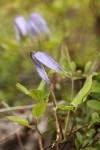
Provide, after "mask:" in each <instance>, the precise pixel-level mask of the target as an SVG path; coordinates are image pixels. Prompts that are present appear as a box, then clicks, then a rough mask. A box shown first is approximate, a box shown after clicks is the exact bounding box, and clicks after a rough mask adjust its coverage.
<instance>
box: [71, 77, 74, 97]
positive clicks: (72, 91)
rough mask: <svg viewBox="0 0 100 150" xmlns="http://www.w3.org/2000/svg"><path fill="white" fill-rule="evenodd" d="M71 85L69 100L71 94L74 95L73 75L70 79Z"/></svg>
mask: <svg viewBox="0 0 100 150" xmlns="http://www.w3.org/2000/svg"><path fill="white" fill-rule="evenodd" d="M71 83H72V88H71V100H73V93H74V79H73V75H72V78H71Z"/></svg>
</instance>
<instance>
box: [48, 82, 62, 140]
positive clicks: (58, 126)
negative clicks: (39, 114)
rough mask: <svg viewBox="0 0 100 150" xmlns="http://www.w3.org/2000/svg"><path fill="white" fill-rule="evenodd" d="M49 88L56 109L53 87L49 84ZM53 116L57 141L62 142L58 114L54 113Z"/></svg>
mask: <svg viewBox="0 0 100 150" xmlns="http://www.w3.org/2000/svg"><path fill="white" fill-rule="evenodd" d="M49 88H50V93H51V96H52V102H53V106H54V107H57V104H56V103H57V102H56V98H55V94H54V92H53V85H52V84H50V87H49ZM54 116H55V119H56V128H57V133H58V139H59V140H62V139H63V132H62V128H61V125H60V122H59V118H58V112H57V111H54Z"/></svg>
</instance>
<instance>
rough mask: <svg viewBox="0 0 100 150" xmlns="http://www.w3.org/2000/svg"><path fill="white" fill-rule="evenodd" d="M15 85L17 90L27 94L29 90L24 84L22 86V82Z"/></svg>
mask: <svg viewBox="0 0 100 150" xmlns="http://www.w3.org/2000/svg"><path fill="white" fill-rule="evenodd" d="M16 87H17V89H18V90H20V91H21V92H23V93H24V94H29V91H28V90H27V88H26V87H25V86H23V85H22V84H20V83H17V84H16Z"/></svg>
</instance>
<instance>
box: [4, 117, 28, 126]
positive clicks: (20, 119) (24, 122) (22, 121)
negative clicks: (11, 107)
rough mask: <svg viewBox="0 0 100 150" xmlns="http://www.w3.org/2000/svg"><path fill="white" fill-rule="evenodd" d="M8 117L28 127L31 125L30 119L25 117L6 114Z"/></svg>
mask: <svg viewBox="0 0 100 150" xmlns="http://www.w3.org/2000/svg"><path fill="white" fill-rule="evenodd" d="M6 118H7V119H9V120H10V121H12V122H16V123H18V124H21V125H24V126H26V127H30V125H29V123H28V120H26V119H24V118H17V117H15V116H6Z"/></svg>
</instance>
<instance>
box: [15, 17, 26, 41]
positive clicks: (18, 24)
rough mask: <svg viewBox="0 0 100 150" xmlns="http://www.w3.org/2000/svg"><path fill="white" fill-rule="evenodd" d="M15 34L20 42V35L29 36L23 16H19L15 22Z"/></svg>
mask: <svg viewBox="0 0 100 150" xmlns="http://www.w3.org/2000/svg"><path fill="white" fill-rule="evenodd" d="M14 26H15V33H16V38H17V40H20V35H22V36H24V37H25V36H26V35H27V23H26V20H25V19H24V17H23V16H17V17H16V18H15V20H14Z"/></svg>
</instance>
